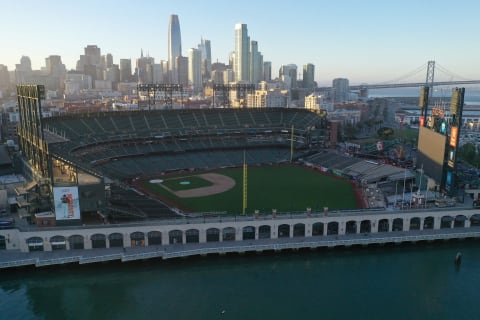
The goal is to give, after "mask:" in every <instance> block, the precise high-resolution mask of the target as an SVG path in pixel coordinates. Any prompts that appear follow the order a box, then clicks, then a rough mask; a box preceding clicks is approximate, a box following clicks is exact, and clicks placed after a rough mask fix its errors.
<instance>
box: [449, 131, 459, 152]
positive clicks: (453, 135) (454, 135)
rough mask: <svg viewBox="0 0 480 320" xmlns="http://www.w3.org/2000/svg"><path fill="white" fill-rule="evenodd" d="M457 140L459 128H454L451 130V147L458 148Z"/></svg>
mask: <svg viewBox="0 0 480 320" xmlns="http://www.w3.org/2000/svg"><path fill="white" fill-rule="evenodd" d="M457 138H458V128H457V127H452V129H451V130H450V146H452V147H454V148H455V147H456V146H457Z"/></svg>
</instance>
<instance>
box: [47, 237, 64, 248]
mask: <svg viewBox="0 0 480 320" xmlns="http://www.w3.org/2000/svg"><path fill="white" fill-rule="evenodd" d="M50 244H51V245H52V251H53V250H66V249H67V241H66V239H65V237H64V236H53V237H51V238H50Z"/></svg>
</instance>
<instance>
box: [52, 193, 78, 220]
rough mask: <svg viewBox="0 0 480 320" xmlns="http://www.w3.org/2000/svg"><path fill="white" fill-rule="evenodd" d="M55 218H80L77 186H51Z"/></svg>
mask: <svg viewBox="0 0 480 320" xmlns="http://www.w3.org/2000/svg"><path fill="white" fill-rule="evenodd" d="M53 201H54V203H55V218H56V220H75V219H80V202H79V199H78V187H55V188H53Z"/></svg>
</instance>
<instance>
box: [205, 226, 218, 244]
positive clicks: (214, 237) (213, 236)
mask: <svg viewBox="0 0 480 320" xmlns="http://www.w3.org/2000/svg"><path fill="white" fill-rule="evenodd" d="M219 241H220V230H219V229H217V228H210V229H207V242H219Z"/></svg>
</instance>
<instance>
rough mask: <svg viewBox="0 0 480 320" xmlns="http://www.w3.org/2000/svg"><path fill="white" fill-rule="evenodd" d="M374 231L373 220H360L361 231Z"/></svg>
mask: <svg viewBox="0 0 480 320" xmlns="http://www.w3.org/2000/svg"><path fill="white" fill-rule="evenodd" d="M370 232H372V222H371V221H370V220H363V221H362V222H360V233H370Z"/></svg>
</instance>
